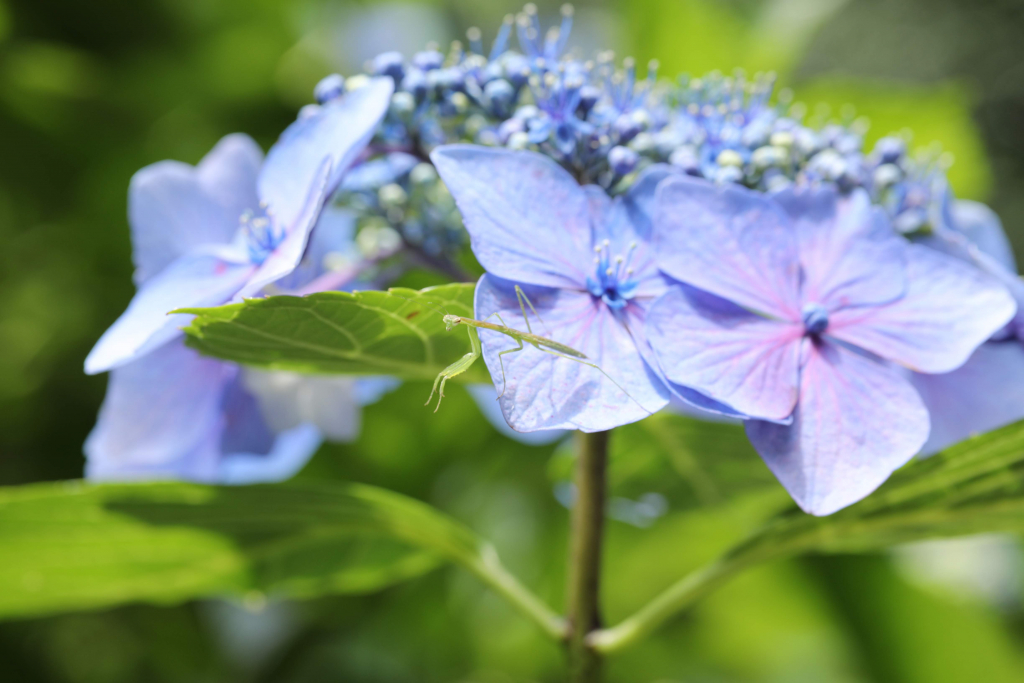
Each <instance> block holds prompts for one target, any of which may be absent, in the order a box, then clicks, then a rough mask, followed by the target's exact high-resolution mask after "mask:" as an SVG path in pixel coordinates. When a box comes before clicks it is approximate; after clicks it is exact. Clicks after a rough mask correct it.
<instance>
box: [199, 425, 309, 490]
mask: <svg viewBox="0 0 1024 683" xmlns="http://www.w3.org/2000/svg"><path fill="white" fill-rule="evenodd" d="M322 442H323V437H322V436H321V434H320V431H319V430H318V429H317V428H316V427H315V426H313V425H311V424H302V425H299V426H298V427H294V428H292V429H289V430H287V431H284V432H281V433H280V434H278V435H277V437H276V438H275V439H274V445H273V447H272V448H271V450H270V452H269V453H267V454H266V455H260V454H255V453H226V454H224V455H223V456H222V457H221V459H220V460H219V462H218V465H219V467H218V470H217V475H216V481H217V482H218V483H221V484H237V485H244V484H259V483H262V482H275V481H284V480H286V479H291V478H292V477H293V476H294V475H295V474H297V473H298V472H299V470H301V469H302V468H303V467H304V466H305V464H306V463H307V462H309V459H310V458H312V457H313V454H314V453H316V451H317V449H318V448H320V444H321V443H322Z"/></svg>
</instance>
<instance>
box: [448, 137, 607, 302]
mask: <svg viewBox="0 0 1024 683" xmlns="http://www.w3.org/2000/svg"><path fill="white" fill-rule="evenodd" d="M430 158H431V159H432V160H433V161H434V164H435V165H436V167H437V171H438V173H439V174H440V176H441V179H442V180H444V182H445V185H447V187H448V190H449V191H450V192H451V193H452V196H453V197H455V202H456V204H458V207H459V210H460V211H461V212H462V218H463V222H464V223H465V225H466V230H467V231H468V232H469V235H470V239H471V240H472V246H473V253H474V254H475V255H476V258H477V260H478V261H479V262H480V264H481V265H482V266H483V267H484V268H485V269H487V271H488V272H489V273H493V274H494V275H497V276H498V277H501V278H505V279H507V280H512V281H515V282H518V283H520V284H532V285H540V286H544V287H568V288H573V289H584V288H585V283H586V279H587V277H588V276H589V275H590V274H591V273H590V271H591V268H592V266H591V264H592V262H593V252H592V249H591V238H592V230H591V221H590V216H591V213H590V207H589V205H588V198H587V193H586V192H585V191H584V190H583V188H582V187H580V185H579V184H578V183H577V182H576V180H575V179H573V177H572V176H571V175H569V173H568V172H567V171H566V170H565V169H563V168H562V167H561V166H559V165H558V164H557V163H555V162H554V161H552V160H551V159H549V158H548V157H545V156H541V155H540V154H536V153H533V152H513V151H509V150H504V149H491V148H487V147H478V146H475V145H445V146H442V147H439V148H437V149H435V150H434V151H433V153H432V154H431V155H430Z"/></svg>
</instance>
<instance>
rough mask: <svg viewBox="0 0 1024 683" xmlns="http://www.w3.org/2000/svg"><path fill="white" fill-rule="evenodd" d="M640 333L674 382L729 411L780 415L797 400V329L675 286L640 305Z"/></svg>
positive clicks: (785, 414) (778, 417)
mask: <svg viewBox="0 0 1024 683" xmlns="http://www.w3.org/2000/svg"><path fill="white" fill-rule="evenodd" d="M646 331H647V339H648V341H649V342H650V344H651V347H652V348H653V349H654V354H655V357H656V358H657V360H658V366H659V367H660V368H661V370H662V371H663V372H664V373H665V376H666V377H667V378H668V379H669V380H670V381H671V382H673V383H675V384H680V385H683V386H686V387H690V388H691V389H695V390H697V391H698V392H700V393H702V394H705V395H706V396H709V397H711V398H712V399H715V400H716V401H720V402H721V403H724V404H726V405H727V406H729V407H731V408H733V409H735V410H736V411H738V412H740V413H743V414H746V415H750V416H752V417H759V418H763V419H769V420H781V419H784V418H786V417H788V416H789V415H790V413H792V412H793V407H794V406H795V405H796V402H797V394H798V390H797V386H798V381H799V367H800V339H801V337H802V336H803V328H802V327H801V326H800V325H797V324H793V323H785V322H779V321H774V320H769V319H766V318H762V317H760V316H757V315H754V314H752V313H749V312H747V311H745V310H743V309H741V308H739V307H738V306H736V305H734V304H731V303H729V302H728V301H725V300H724V299H720V298H718V297H715V296H714V295H710V294H707V293H706V292H701V291H699V290H696V289H693V288H691V287H684V286H675V287H673V288H672V289H670V290H669V291H668V292H667V293H666V294H664V295H663V296H661V297H659V298H658V299H656V300H655V302H654V303H653V304H652V305H651V307H650V309H649V310H648V312H647V324H646Z"/></svg>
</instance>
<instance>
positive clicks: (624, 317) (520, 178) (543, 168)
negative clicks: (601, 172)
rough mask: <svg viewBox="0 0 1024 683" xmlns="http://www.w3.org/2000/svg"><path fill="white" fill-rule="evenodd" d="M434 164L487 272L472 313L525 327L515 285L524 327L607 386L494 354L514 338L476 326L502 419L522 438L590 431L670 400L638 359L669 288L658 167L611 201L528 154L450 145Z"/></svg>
mask: <svg viewBox="0 0 1024 683" xmlns="http://www.w3.org/2000/svg"><path fill="white" fill-rule="evenodd" d="M431 158H432V160H433V161H434V164H435V165H436V166H437V170H438V173H440V175H441V177H442V178H443V179H444V181H445V184H446V185H447V186H448V188H449V189H450V191H451V193H452V195H453V196H454V197H455V201H456V203H457V204H458V206H459V209H460V210H461V211H462V216H463V219H464V220H465V224H466V229H467V230H468V231H469V234H470V239H471V242H472V247H473V252H474V254H476V257H477V259H478V260H479V261H480V263H481V265H483V266H484V268H485V269H487V274H485V275H484V276H483V277H482V278H481V279H480V281H479V283H478V285H477V290H476V304H475V308H476V315H477V317H478V318H489V317H490V316H492V315H493V314H495V313H498V314H500V315H501V318H502V319H503V320H504V321H505V322H506V324H508V325H509V326H511V327H515V328H517V329H521V330H523V331H525V330H526V323H525V322H524V321H523V318H522V315H521V313H520V308H519V304H518V302H517V299H516V295H515V289H514V288H515V286H516V285H521V286H522V288H523V290H524V291H525V292H526V294H527V295H528V296H529V298H530V300H531V301H532V303H533V305H534V306H535V307H536V309H537V312H538V313H539V317H540V320H541V321H543V322H542V323H541V322H539V321H537V322H533V323H531V324H533V325H534V327H533V329H534V331H535V332H536V333H538V334H540V335H542V336H545V337H549V338H551V339H554V340H555V341H558V342H561V343H563V344H566V345H568V346H571V347H572V348H574V349H577V350H578V351H581V352H582V353H584V354H586V355H587V356H588V357H589V358H590V360H591V361H593V362H594V363H595V364H597V365H598V366H599V367H600V368H602V369H603V370H604V371H605V372H606V373H608V375H610V376H611V377H613V378H614V379H615V382H613V381H611V380H610V379H608V378H607V377H605V376H604V375H602V374H601V373H600V372H599V371H598V370H596V369H594V368H592V367H588V366H586V365H583V364H580V363H576V362H573V361H572V360H569V359H566V358H560V357H556V356H553V355H551V354H548V353H543V352H541V351H539V350H537V349H534V348H532V347H527V348H526V349H524V350H523V351H520V352H517V353H511V354H505V355H504V356H502V357H501V358H500V359H499V356H498V354H499V352H501V351H505V350H507V349H509V348H515V343H514V342H513V341H512V340H511V339H509V338H508V337H506V336H504V335H501V334H498V333H489V332H487V331H485V330H482V331H481V334H480V342H481V344H482V346H483V352H484V360H485V361H486V363H487V367H488V369H489V370H490V372H491V376H492V378H494V382H495V387H496V389H497V390H498V391H499V392H503V393H502V395H501V399H500V401H501V407H502V412H503V413H504V415H505V419H506V420H507V421H508V423H509V424H510V425H511V426H512V427H513V428H514V429H516V430H518V431H523V432H532V431H537V430H542V429H580V430H582V431H588V432H592V431H600V430H605V429H611V428H612V427H615V426H617V425H621V424H626V423H629V422H633V421H636V420H639V419H641V418H643V417H646V416H647V415H648V414H649V413H650V412H654V411H656V410H659V409H661V408H662V407H664V406H665V404H666V403H667V401H668V397H669V393H668V390H667V389H666V388H665V386H664V385H663V383H662V382H661V380H660V379H658V377H657V375H656V374H655V373H654V372H653V371H652V370H651V368H650V367H648V366H647V364H646V362H645V361H644V360H643V354H644V353H645V352H646V351H645V349H646V342H645V341H644V340H643V337H642V334H643V321H644V316H645V313H646V308H647V305H648V304H649V303H650V302H651V301H652V300H653V299H654V298H655V297H657V296H658V295H660V294H661V293H662V292H664V291H665V286H666V285H665V279H664V278H663V277H662V275H661V274H660V273H659V272H658V269H657V265H656V263H655V260H654V254H653V252H652V250H651V245H650V232H651V225H650V219H649V212H650V206H651V203H652V201H653V197H654V189H655V187H656V186H657V182H658V181H659V180H660V179H661V178H662V177H664V173H665V171H664V170H663V169H660V168H652V169H651V170H650V171H649V172H648V173H647V175H646V177H644V178H641V179H640V180H638V182H637V183H636V184H635V185H634V187H633V189H632V190H630V192H629V193H627V194H626V195H625V196H623V197H620V198H616V199H614V200H613V199H611V198H610V197H608V195H607V194H606V193H605V192H604V191H603V190H601V189H600V188H598V187H594V186H581V185H580V184H579V183H577V182H576V180H575V179H574V178H573V177H572V176H571V175H569V173H568V172H567V171H565V169H563V168H562V167H561V166H559V165H558V164H557V163H555V162H554V161H552V160H551V159H549V158H547V157H544V156H541V155H539V154H535V153H530V152H514V151H508V150H498V149H488V148H484V147H476V146H472V145H451V146H445V147H441V148H438V149H437V150H435V151H434V153H433V154H432V155H431ZM503 376H504V381H503V379H502V378H503ZM616 382H617V383H618V384H619V385H621V388H620V387H619V386H616ZM623 389H625V392H628V395H627V393H625V392H624V391H623Z"/></svg>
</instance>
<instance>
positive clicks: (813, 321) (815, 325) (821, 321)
mask: <svg viewBox="0 0 1024 683" xmlns="http://www.w3.org/2000/svg"><path fill="white" fill-rule="evenodd" d="M800 314H801V317H802V318H803V321H804V332H805V333H806V334H821V333H822V332H824V331H825V328H827V327H828V311H827V310H825V307H824V306H822V305H821V304H817V303H814V302H811V303H809V304H804V308H803V310H802V311H801V312H800Z"/></svg>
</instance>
